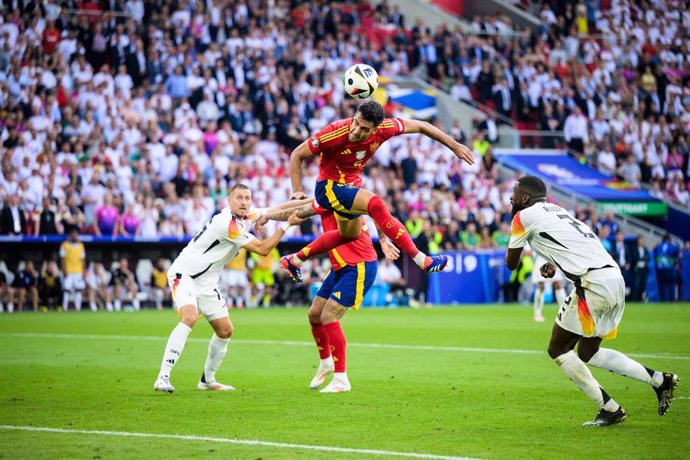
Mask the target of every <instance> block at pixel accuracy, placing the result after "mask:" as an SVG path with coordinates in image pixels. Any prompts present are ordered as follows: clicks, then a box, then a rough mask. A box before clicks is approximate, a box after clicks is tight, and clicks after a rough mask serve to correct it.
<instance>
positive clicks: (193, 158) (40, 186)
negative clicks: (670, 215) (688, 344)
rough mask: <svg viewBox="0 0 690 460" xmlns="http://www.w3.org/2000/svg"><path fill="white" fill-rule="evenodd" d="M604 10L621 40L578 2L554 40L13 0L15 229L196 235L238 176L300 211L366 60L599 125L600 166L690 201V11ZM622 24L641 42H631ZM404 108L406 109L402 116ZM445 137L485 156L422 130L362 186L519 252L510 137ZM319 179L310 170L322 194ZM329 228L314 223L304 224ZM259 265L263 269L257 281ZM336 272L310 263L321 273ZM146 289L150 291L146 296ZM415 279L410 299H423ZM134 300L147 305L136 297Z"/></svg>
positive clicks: (325, 17)
mask: <svg viewBox="0 0 690 460" xmlns="http://www.w3.org/2000/svg"><path fill="white" fill-rule="evenodd" d="M561 3H562V4H563V5H561ZM603 3H604V2H602V6H601V8H600V9H599V10H597V11H598V13H597V14H598V16H597V18H598V19H597V20H595V21H593V22H591V21H590V22H588V23H587V24H588V27H591V28H592V29H591V30H589V29H588V31H586V32H585V33H591V32H594V27H596V28H597V30H598V31H599V33H605V34H608V35H611V36H612V38H611V37H609V38H610V39H609V38H606V37H604V38H597V39H588V40H582V39H580V38H579V37H578V34H581V33H583V32H582V31H581V30H579V29H577V27H579V24H580V22H581V21H578V20H577V19H578V17H579V16H577V15H579V14H581V12H582V11H581V7H580V6H572V5H571V6H569V7H568V6H567V5H570V3H569V2H558V3H556V2H554V4H555V6H554V7H553V8H554V9H553V11H552V12H553V15H554V16H555V19H556V20H555V22H553V21H550V20H549V21H546V22H547V23H548V27H545V28H544V29H543V31H542V32H541V33H540V34H535V33H529V32H527V31H524V30H518V29H517V28H515V27H514V26H513V25H512V24H511V23H510V21H508V20H507V19H506V18H503V17H500V16H492V17H485V18H476V19H475V20H474V21H473V22H472V27H473V28H475V29H476V31H477V34H476V35H462V34H460V33H459V31H450V30H447V29H444V28H439V29H437V30H435V31H433V32H432V31H431V30H429V29H428V28H427V27H425V26H424V25H423V24H421V23H416V24H414V25H412V26H406V24H405V17H404V15H403V14H402V13H401V11H400V10H399V9H398V8H397V7H390V6H389V5H388V4H387V3H386V1H385V0H383V1H382V2H381V3H378V4H376V5H373V4H370V3H368V2H365V1H360V2H348V1H346V2H340V3H335V4H332V3H331V2H328V1H325V0H318V1H317V0H311V1H288V0H275V1H249V0H235V1H233V0H208V1H194V0H193V1H180V2H178V1H173V0H154V1H146V2H144V1H142V0H128V1H124V0H110V1H107V2H106V1H101V2H99V1H90V2H80V1H50V0H48V1H46V2H33V1H19V0H15V1H11V2H5V3H3V5H4V6H5V8H4V9H3V10H2V16H1V19H0V143H1V145H0V158H1V160H0V206H1V207H2V212H1V213H0V234H5V235H7V234H10V235H49V234H65V235H66V234H68V233H70V231H71V230H77V232H79V233H81V234H93V235H98V236H111V235H112V236H140V237H150V238H159V237H174V238H181V237H183V236H185V235H186V236H189V235H193V234H195V233H196V232H197V231H198V230H199V229H200V228H201V226H203V223H204V222H205V221H207V220H208V218H209V217H210V216H211V215H213V214H214V213H215V212H217V211H218V210H219V209H221V208H222V207H224V206H226V200H225V199H226V197H227V190H228V186H231V185H233V184H234V183H237V182H243V183H245V184H247V185H248V186H249V187H250V188H251V189H252V191H253V195H254V202H255V206H259V207H264V206H271V205H275V204H278V203H281V202H284V201H286V200H288V198H289V195H290V192H291V190H290V181H289V173H288V166H287V165H288V158H289V152H290V151H291V150H292V149H293V148H294V147H296V146H297V145H299V144H300V143H301V142H302V141H304V140H305V139H307V137H308V136H309V135H310V134H311V133H313V132H315V131H317V130H319V129H321V128H323V127H325V126H326V125H327V124H328V123H329V122H331V121H333V120H335V119H338V118H343V117H347V116H351V115H352V113H353V111H354V108H355V103H354V101H352V100H348V99H345V98H344V93H343V90H342V81H341V75H342V72H343V71H344V69H346V68H347V67H349V66H350V65H351V64H353V63H355V62H366V63H369V64H371V65H373V66H374V67H375V68H377V70H379V72H380V74H381V75H383V76H387V75H388V76H392V75H405V74H408V73H409V72H410V71H411V70H412V69H415V68H418V67H419V66H420V65H422V66H426V68H427V70H428V73H429V75H430V76H432V78H435V79H437V80H439V81H442V82H444V83H446V84H447V86H448V88H449V89H450V91H451V93H452V94H453V95H455V96H457V97H458V98H461V99H463V98H464V99H467V98H473V99H477V100H479V101H482V102H483V103H485V104H488V105H492V106H493V107H494V108H496V109H497V110H498V111H499V112H501V110H500V109H501V107H500V106H499V105H497V102H501V103H504V102H505V101H506V98H505V97H504V95H506V93H505V91H504V90H503V89H502V88H503V87H507V88H508V89H509V92H508V93H507V96H508V99H510V104H511V105H510V107H509V108H510V110H508V111H505V110H504V114H505V115H507V116H509V117H513V118H516V119H518V120H522V121H520V122H523V121H526V122H532V123H535V124H539V126H541V127H542V128H543V129H550V130H560V129H563V128H564V127H565V126H566V125H570V124H572V123H570V124H569V123H568V121H567V120H568V118H569V117H573V116H580V117H584V118H585V119H586V121H585V122H584V124H585V125H586V129H585V130H584V131H586V135H585V134H583V136H584V137H582V138H581V139H582V146H583V147H582V150H584V152H585V154H586V155H588V157H593V158H598V157H601V158H604V157H603V156H602V155H601V154H595V153H594V152H598V151H599V150H598V146H600V145H601V146H604V147H605V146H609V147H610V149H611V150H612V151H613V152H614V160H615V161H614V162H613V164H612V163H610V162H609V163H606V161H605V160H602V159H600V160H599V161H598V163H599V165H600V167H603V165H605V164H609V166H611V172H613V171H618V172H619V173H620V172H621V170H622V167H623V166H625V162H624V161H623V158H625V157H626V156H629V157H630V158H633V160H632V161H633V162H634V163H635V165H637V166H638V167H641V166H643V165H644V162H643V160H644V159H645V158H647V159H651V160H650V161H652V160H653V161H654V162H656V163H654V164H653V165H652V166H654V167H653V168H651V169H650V171H651V172H650V174H649V175H648V177H647V176H644V173H641V175H640V179H639V180H645V179H647V180H652V179H656V178H661V177H662V176H663V179H664V182H659V183H658V184H657V187H659V193H670V192H669V190H670V189H669V188H668V187H669V185H667V184H670V183H671V182H672V183H673V184H677V185H676V186H675V187H676V188H674V189H673V190H677V193H676V194H675V195H674V198H675V199H677V200H679V201H683V200H684V198H683V196H685V195H683V193H686V194H687V189H686V179H687V176H688V168H687V164H688V161H687V155H688V148H687V144H686V143H685V129H686V128H687V126H688V121H689V120H688V116H689V115H688V112H687V108H688V102H690V93H689V91H690V86H688V84H687V77H688V73H687V71H686V70H687V56H688V54H687V49H688V48H687V46H686V42H685V41H684V40H686V37H687V36H686V34H687V32H686V30H687V28H686V27H685V28H684V27H682V24H686V25H687V13H685V12H680V13H678V14H674V13H673V9H672V8H665V9H663V12H660V13H656V14H653V15H652V16H650V15H649V14H648V12H649V9H645V8H642V7H638V6H633V5H628V4H627V3H625V4H623V3H617V2H613V3H612V4H611V5H610V6H609V7H608V8H604V7H603ZM561 6H562V7H563V8H564V9H563V10H562V11H561ZM547 7H548V4H547V5H546V6H545V8H547ZM649 8H651V9H652V10H654V8H662V5H661V4H659V6H656V5H654V4H651V5H650V6H649ZM573 27H575V29H573ZM607 28H608V29H607ZM609 29H610V31H609ZM638 29H639V30H638ZM621 30H634V31H635V32H634V33H633V34H632V37H631V38H630V41H629V42H626V41H625V40H626V39H625V35H624V34H621V33H618V32H620V31H621ZM617 31H618V32H617ZM608 35H606V36H608ZM683 50H684V51H683ZM626 66H627V67H626ZM647 67H649V70H650V71H651V72H652V76H653V77H654V84H653V85H652V84H650V81H651V80H650V78H649V77H645V75H647V74H648V72H647ZM620 69H628V72H623V71H621V70H620ZM626 76H627V77H626ZM502 85H503V86H502ZM463 86H464V88H463ZM525 91H526V93H525ZM524 94H527V95H528V96H529V97H528V98H527V99H524V98H523V99H521V96H524ZM499 96H500V97H499ZM662 96H663V97H662ZM655 97H656V99H655ZM521 100H522V101H523V102H524V104H523V102H520V101H521ZM592 104H593V105H592ZM578 107H579V108H580V110H581V111H582V112H583V114H584V115H578ZM386 108H387V110H388V112H389V115H391V116H401V113H399V112H398V108H397V107H395V106H394V105H388V106H387V107H386ZM503 108H505V107H503ZM544 116H545V117H546V118H545V119H544V120H542V118H544ZM549 117H551V118H549ZM602 117H603V120H604V121H603V122H602V121H601V120H602ZM552 118H553V119H552ZM597 120H599V121H597ZM556 122H557V123H556ZM599 122H601V123H599ZM604 122H605V123H604ZM597 123H599V124H597ZM604 124H606V125H607V127H603V125H604ZM595 126H596V127H597V128H596V129H595ZM441 128H442V129H445V130H446V132H448V133H449V134H450V135H451V136H453V137H455V138H456V139H457V140H459V141H461V142H465V143H469V144H470V145H471V146H472V147H473V149H474V150H475V153H476V155H477V157H478V160H479V161H478V162H477V163H476V165H474V166H468V165H465V164H461V162H457V161H454V158H453V156H452V154H451V152H450V151H448V150H447V149H445V148H444V147H442V146H440V145H439V144H437V143H434V142H433V141H430V140H429V139H427V138H425V137H423V136H401V137H398V138H394V139H392V140H391V141H389V142H386V143H384V144H383V145H382V146H381V147H380V149H379V150H378V152H377V155H376V157H375V159H374V161H372V163H371V166H370V167H369V168H368V170H367V172H366V176H365V182H364V187H365V188H367V189H369V190H372V191H374V192H376V193H379V194H380V195H381V196H383V197H385V199H386V200H387V204H388V205H389V207H390V209H391V210H393V211H394V214H395V215H396V217H398V218H399V219H400V220H401V221H403V222H405V225H406V227H407V228H408V230H409V231H410V233H411V234H412V235H413V237H415V238H416V239H417V243H418V245H419V246H420V248H425V247H427V248H428V251H427V252H430V253H434V252H438V251H440V250H448V249H483V248H486V249H488V248H494V247H505V246H507V243H508V240H509V222H510V200H509V197H510V194H511V191H512V185H513V182H512V180H507V181H506V180H500V179H499V177H498V171H497V166H496V162H495V159H494V158H493V154H492V149H493V147H492V143H493V142H495V140H496V139H495V130H494V129H492V128H491V126H488V127H478V128H479V129H477V130H476V132H474V133H471V136H470V138H469V140H468V137H467V136H466V134H465V133H463V132H462V130H461V129H460V127H459V126H458V125H454V126H441ZM566 132H568V129H566ZM566 138H567V135H566ZM573 139H577V137H576V136H573V137H571V138H570V139H568V140H569V141H573ZM595 140H596V142H595ZM571 145H572V146H575V147H577V146H578V144H577V143H576V142H575V143H572V142H571ZM619 146H621V149H622V150H621V149H619ZM642 146H643V147H642ZM603 150H605V149H603ZM603 150H602V151H603ZM619 150H620V151H619ZM671 158H675V160H673V161H676V163H669V161H671V160H670V159H671ZM626 161H627V160H626ZM672 164H673V165H676V166H677V167H673V168H671V167H670V166H669V165H672ZM659 165H661V166H659ZM641 169H642V170H644V168H641ZM674 171H675V172H674ZM316 176H317V166H316V163H315V162H312V164H311V165H310V166H309V167H308V168H307V170H306V171H305V175H304V183H305V189H306V190H308V191H309V190H311V189H312V188H313V186H314V182H315V178H316ZM624 177H625V178H626V179H631V178H632V176H631V177H628V176H627V175H624ZM676 177H677V179H676ZM670 178H674V179H672V181H671V182H667V181H668V180H669V179H670ZM638 182H639V181H638ZM371 228H373V227H371ZM319 231H320V227H319V223H318V222H317V221H316V220H313V221H307V222H305V223H304V224H303V225H302V226H301V228H300V229H299V232H300V233H301V234H303V235H310V234H313V233H316V232H319ZM272 257H273V256H272ZM274 258H275V257H274ZM248 259H251V258H248ZM259 262H260V261H254V262H249V261H247V262H246V264H245V267H249V270H250V273H252V272H251V270H253V268H252V267H254V266H257V265H259ZM149 264H150V265H153V264H151V263H150V262H149ZM319 264H320V262H318V261H316V262H314V267H313V268H309V267H307V268H306V269H305V272H306V273H309V272H310V271H311V272H312V273H313V274H314V278H315V279H316V278H320V277H321V275H322V274H323V272H325V270H321V268H320V266H319ZM27 265H28V264H27ZM22 267H24V265H22ZM265 267H266V269H267V270H269V271H270V269H269V268H268V267H269V265H268V263H266V265H265ZM16 268H17V270H15V271H16V272H19V271H21V270H19V268H18V267H16ZM47 268H48V267H47V266H46V267H38V268H37V270H40V272H41V273H42V272H43V271H45V270H47ZM22 269H23V268H22ZM115 269H117V267H116V268H115ZM246 269H247V268H245V270H246ZM88 270H91V268H89V269H88ZM93 270H96V271H98V270H100V269H98V268H93ZM239 270H240V271H241V270H242V268H239ZM106 272H108V273H112V269H111V270H107V271H106ZM393 275H394V274H393ZM252 276H253V275H252ZM280 276H282V275H278V274H276V277H280ZM391 276H392V275H391ZM269 278H270V277H269ZM393 278H394V276H393ZM36 279H38V280H40V276H37V277H36ZM252 281H253V282H252V283H251V285H252V286H257V285H262V286H263V288H262V289H263V290H262V291H256V292H254V293H253V294H251V293H250V294H246V293H243V294H237V293H235V291H236V290H228V295H229V297H232V300H231V302H232V303H234V304H235V305H237V306H240V304H241V305H243V306H244V305H250V304H261V303H262V302H263V303H266V301H264V297H265V296H268V298H269V299H271V298H272V299H274V300H273V301H275V299H276V298H280V299H282V301H283V302H284V303H293V302H294V303H297V302H298V299H300V296H304V295H305V294H304V292H292V291H291V289H292V288H289V287H286V286H283V284H282V283H280V282H276V283H274V284H273V286H269V283H267V282H265V281H256V280H252ZM274 281H275V280H274ZM279 281H280V280H279ZM233 282H236V281H233ZM107 283H110V280H108V282H107ZM145 283H148V278H147V280H146V281H144V280H138V281H137V282H136V285H137V289H138V291H141V290H142V288H143V287H144V284H145ZM396 283H397V282H396ZM396 283H393V284H396ZM6 284H7V283H6ZM10 284H11V283H10ZM397 284H400V283H397ZM229 286H230V285H229ZM240 287H241V286H240ZM398 288H400V289H398ZM398 288H396V289H394V290H393V291H392V292H394V294H395V296H397V297H396V298H402V297H404V296H406V295H407V294H408V292H407V291H405V289H404V288H403V286H398ZM128 289H129V288H128ZM421 291H423V289H421V288H418V289H417V292H418V294H419V292H421ZM94 292H96V291H94ZM128 292H129V291H128ZM113 294H114V293H111V297H110V302H113V305H114V297H115V296H114V295H113ZM391 295H393V294H391ZM104 296H105V294H104ZM127 296H129V298H132V300H133V298H134V297H136V296H135V295H134V292H133V291H132V292H130V293H129V294H127V295H125V294H122V295H121V296H120V297H121V298H122V299H124V298H126V297H127ZM281 296H282V297H281ZM291 296H292V297H291ZM252 298H253V300H251V299H252ZM104 299H105V297H104ZM122 299H121V300H122ZM103 302H104V305H105V307H107V304H108V301H106V300H103ZM132 307H133V308H136V306H135V305H134V304H132ZM113 308H115V307H114V306H113Z"/></svg>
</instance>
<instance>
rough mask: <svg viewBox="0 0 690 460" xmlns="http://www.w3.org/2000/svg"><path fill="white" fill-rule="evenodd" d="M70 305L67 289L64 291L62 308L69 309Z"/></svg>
mask: <svg viewBox="0 0 690 460" xmlns="http://www.w3.org/2000/svg"><path fill="white" fill-rule="evenodd" d="M68 307H69V291H65V292H63V293H62V309H63V310H65V311H67V308H68Z"/></svg>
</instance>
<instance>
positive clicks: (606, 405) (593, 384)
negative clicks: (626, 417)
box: [554, 350, 619, 412]
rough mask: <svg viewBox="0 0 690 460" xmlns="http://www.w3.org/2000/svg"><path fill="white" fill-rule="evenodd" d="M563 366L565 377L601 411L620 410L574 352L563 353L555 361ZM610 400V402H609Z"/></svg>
mask: <svg viewBox="0 0 690 460" xmlns="http://www.w3.org/2000/svg"><path fill="white" fill-rule="evenodd" d="M554 361H555V362H556V364H558V365H559V366H561V369H563V372H565V375H567V376H568V377H569V378H570V380H572V381H573V383H575V385H577V387H578V388H579V389H580V390H582V391H583V392H584V393H585V394H586V395H587V397H588V398H589V399H591V400H592V401H594V402H595V403H596V404H597V405H598V406H599V407H600V408H601V409H604V410H607V411H609V412H615V411H617V410H618V407H619V406H618V403H616V401H614V400H613V398H611V397H609V396H608V395H607V394H606V392H605V391H604V389H603V388H601V386H600V385H599V382H597V381H596V379H595V378H594V376H593V375H592V372H591V371H590V370H589V369H588V368H587V365H586V364H585V363H584V362H583V361H582V360H581V359H580V358H579V357H578V356H577V355H576V354H575V352H574V351H573V350H570V351H569V352H567V353H563V354H562V355H560V356H557V357H556V359H554ZM607 398H608V400H607Z"/></svg>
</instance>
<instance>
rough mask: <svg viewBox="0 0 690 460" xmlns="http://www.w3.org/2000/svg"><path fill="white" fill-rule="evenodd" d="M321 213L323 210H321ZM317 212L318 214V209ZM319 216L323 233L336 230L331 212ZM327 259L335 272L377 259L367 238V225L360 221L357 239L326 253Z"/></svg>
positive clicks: (369, 237)
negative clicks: (348, 266) (360, 229)
mask: <svg viewBox="0 0 690 460" xmlns="http://www.w3.org/2000/svg"><path fill="white" fill-rule="evenodd" d="M321 211H325V210H324V209H322V208H321ZM317 212H319V210H318V209H317ZM319 214H321V224H322V225H323V231H324V232H328V231H331V230H337V229H338V221H337V220H335V216H334V215H333V212H332V211H326V212H325V214H322V213H320V212H319ZM328 257H329V258H330V259H331V266H333V270H335V271H338V270H340V269H341V268H343V267H345V266H347V265H357V264H358V263H360V262H372V261H374V260H376V259H377V258H378V257H377V255H376V249H374V243H372V241H371V236H369V229H368V228H367V224H366V223H364V220H362V231H361V232H360V234H359V237H358V238H357V239H356V240H354V241H352V242H350V243H347V244H343V245H341V246H338V247H337V248H335V249H333V250H331V251H328Z"/></svg>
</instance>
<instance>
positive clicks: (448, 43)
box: [420, 0, 690, 207]
mask: <svg viewBox="0 0 690 460" xmlns="http://www.w3.org/2000/svg"><path fill="white" fill-rule="evenodd" d="M521 3H522V4H524V6H525V8H526V9H527V10H528V11H530V12H531V13H533V14H534V15H535V16H536V17H538V18H539V19H540V20H541V21H542V27H541V30H540V31H539V33H530V32H528V31H526V30H525V29H522V28H520V27H517V26H516V25H515V24H514V23H513V22H512V21H511V20H510V19H509V18H508V17H506V16H505V15H502V14H500V13H496V14H492V15H485V16H475V17H474V18H472V20H471V23H470V25H471V27H472V28H473V29H474V33H475V34H476V35H467V34H462V33H460V32H459V31H450V30H447V29H445V28H439V29H437V30H436V31H435V32H434V33H433V35H432V36H431V37H429V38H428V39H427V40H428V43H429V44H428V45H427V49H429V50H431V48H430V47H431V45H432V44H434V45H435V50H434V52H431V53H427V56H433V57H431V58H428V59H427V61H426V62H427V67H428V74H429V76H430V77H431V78H432V79H435V80H437V81H438V82H439V84H441V85H443V86H444V87H445V88H446V89H448V90H449V91H450V92H451V94H452V95H453V96H454V97H455V98H456V99H458V100H465V101H478V102H480V103H482V104H484V105H486V106H489V107H490V108H492V109H495V111H496V112H497V113H498V114H499V120H497V121H498V122H499V123H500V122H501V121H502V120H503V121H510V122H512V123H514V125H515V126H516V127H517V128H519V129H529V130H533V129H538V130H541V131H544V133H543V134H542V135H540V136H539V137H532V136H524V137H523V138H522V139H523V145H527V146H531V145H533V144H536V145H539V146H542V147H554V146H557V145H558V146H561V145H563V146H565V145H567V147H569V148H570V149H571V150H572V151H573V152H575V154H576V155H578V156H580V157H581V158H582V161H588V162H589V163H590V164H592V165H595V166H596V167H598V168H599V170H601V171H602V172H604V173H606V174H609V175H612V176H613V175H617V176H619V177H620V178H621V179H624V180H626V181H627V182H629V183H630V184H632V186H634V187H639V186H640V184H642V183H644V184H646V185H647V186H649V187H650V188H651V190H652V193H653V194H655V195H656V196H658V197H659V198H665V199H667V200H672V201H674V202H676V203H678V204H680V205H683V206H686V207H688V206H690V162H689V160H690V158H689V156H690V146H689V145H688V143H689V142H688V134H689V132H690V53H689V52H688V50H689V49H690V36H689V34H688V30H689V27H690V10H688V8H687V2H682V1H679V0H650V1H643V2H634V1H628V0H602V1H577V0H568V1H539V2H532V1H523V2H521ZM684 6H685V8H683V7H684ZM424 40H425V39H424V38H421V39H420V42H422V43H423V42H424ZM501 116H502V117H501ZM509 119H510V120H509ZM495 132H496V131H495V130H494V133H495ZM561 133H562V134H561Z"/></svg>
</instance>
